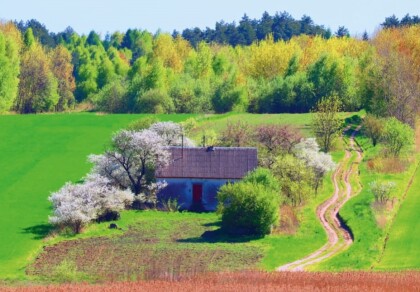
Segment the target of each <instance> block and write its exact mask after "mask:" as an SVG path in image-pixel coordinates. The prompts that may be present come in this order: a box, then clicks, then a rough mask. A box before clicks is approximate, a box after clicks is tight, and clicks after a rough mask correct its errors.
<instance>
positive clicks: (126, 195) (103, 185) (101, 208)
mask: <svg viewBox="0 0 420 292" xmlns="http://www.w3.org/2000/svg"><path fill="white" fill-rule="evenodd" d="M49 200H50V201H51V202H52V204H53V208H54V215H53V216H50V217H49V221H50V223H52V224H54V225H63V226H70V227H72V228H73V229H74V231H75V232H80V228H81V227H82V226H83V225H85V224H86V223H88V222H90V221H92V220H95V219H97V218H98V217H99V216H101V215H103V214H105V213H106V212H110V211H115V212H119V211H121V210H123V209H125V208H126V207H127V206H129V205H131V204H132V202H133V200H134V195H133V193H131V191H129V190H120V189H118V188H115V187H113V186H112V185H111V184H110V181H109V179H107V178H106V177H103V176H100V175H98V174H94V175H88V176H87V177H86V179H85V182H84V183H83V184H72V183H70V182H68V183H66V184H65V185H64V187H62V188H61V189H60V190H59V191H57V192H55V193H53V194H52V195H51V196H50V197H49Z"/></svg>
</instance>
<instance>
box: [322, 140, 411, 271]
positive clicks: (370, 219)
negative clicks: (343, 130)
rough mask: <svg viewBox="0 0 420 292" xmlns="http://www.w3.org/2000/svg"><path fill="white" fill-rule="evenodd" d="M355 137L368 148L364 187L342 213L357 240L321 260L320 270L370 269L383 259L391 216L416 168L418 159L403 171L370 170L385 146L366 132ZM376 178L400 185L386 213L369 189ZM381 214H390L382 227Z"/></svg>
mask: <svg viewBox="0 0 420 292" xmlns="http://www.w3.org/2000/svg"><path fill="white" fill-rule="evenodd" d="M355 139H356V142H357V143H358V144H359V145H360V146H361V147H362V149H363V151H364V153H363V155H364V157H363V160H362V163H361V164H360V181H361V185H362V190H361V192H360V194H359V195H357V196H355V197H353V198H352V199H350V200H349V201H348V202H347V203H346V204H345V205H344V207H343V208H342V209H341V211H340V215H341V217H342V218H343V220H344V221H345V222H346V224H347V225H348V226H349V227H350V229H351V230H352V233H353V235H354V242H353V244H352V245H351V246H350V247H349V248H348V249H347V250H346V251H344V252H342V253H340V254H338V255H336V256H335V257H333V258H331V259H329V260H327V261H325V262H322V263H320V264H318V265H317V266H316V267H315V269H316V270H326V271H341V270H369V269H372V268H373V267H374V265H375V264H376V263H377V262H378V260H379V259H380V256H381V252H382V250H383V242H384V240H385V235H386V233H387V230H388V229H389V227H390V225H391V223H392V222H391V218H392V216H393V214H395V213H396V212H398V208H399V204H400V203H401V200H402V197H403V194H404V191H405V188H406V186H407V184H408V182H409V180H410V178H411V176H412V174H413V172H414V170H415V164H416V163H412V164H411V165H410V166H409V167H408V168H407V169H406V170H405V171H403V172H400V173H378V172H374V171H373V170H370V169H369V167H368V161H369V160H370V159H372V158H374V157H376V156H377V155H379V154H380V152H381V146H380V145H378V146H376V147H373V146H372V144H371V142H370V140H369V139H367V138H366V137H365V136H363V135H357V136H356V137H355ZM374 180H378V181H394V182H395V183H396V185H397V187H396V189H395V191H394V192H393V195H394V196H395V198H396V204H394V206H393V209H392V210H386V213H385V214H378V213H377V212H378V211H375V210H374V209H373V208H372V203H373V202H374V197H373V194H372V193H371V191H370V189H369V183H370V182H372V181H374ZM380 215H382V216H385V218H386V222H385V225H384V226H383V227H380V226H379V225H378V222H377V217H378V216H380Z"/></svg>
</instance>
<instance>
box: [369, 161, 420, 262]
mask: <svg viewBox="0 0 420 292" xmlns="http://www.w3.org/2000/svg"><path fill="white" fill-rule="evenodd" d="M419 210H420V169H417V171H416V174H415V177H414V181H413V184H412V185H411V187H410V189H409V191H408V192H407V197H406V199H405V201H404V202H403V203H402V205H401V208H400V211H399V212H398V214H397V216H396V218H395V221H394V223H393V225H392V227H391V230H390V234H389V240H388V242H387V245H386V248H385V252H384V255H383V258H382V261H381V262H380V263H379V264H378V265H377V266H376V268H377V269H378V270H414V269H419V268H420V248H419V246H420V220H419Z"/></svg>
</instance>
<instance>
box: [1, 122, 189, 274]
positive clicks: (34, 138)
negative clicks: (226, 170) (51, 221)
mask: <svg viewBox="0 0 420 292" xmlns="http://www.w3.org/2000/svg"><path fill="white" fill-rule="evenodd" d="M140 117H141V115H95V114H58V115H25V116H23V115H10V116H0V161H1V167H0V202H1V204H0V222H1V224H0V234H1V236H0V277H2V278H5V277H12V278H15V277H20V276H23V275H24V267H25V266H26V265H27V263H28V261H29V260H30V259H31V258H32V257H33V256H34V255H35V253H36V252H37V251H38V249H39V247H40V246H41V245H42V244H43V243H42V240H41V239H42V238H43V237H44V236H45V235H46V234H47V233H48V232H49V230H50V225H48V224H47V221H48V215H49V214H50V212H51V210H50V202H48V200H47V197H48V196H49V194H50V193H51V192H52V191H55V190H57V189H59V188H60V187H61V186H62V185H63V184H64V183H65V182H66V181H78V180H79V179H80V178H81V177H83V176H84V175H85V174H86V173H87V172H88V171H89V168H90V165H89V164H88V163H87V160H86V156H87V155H88V154H90V153H101V152H103V150H104V149H105V146H106V145H107V144H108V143H109V140H110V137H111V134H112V133H113V132H114V131H116V130H118V129H120V128H122V127H124V126H127V125H128V124H129V123H130V122H131V121H133V120H135V119H139V118H140ZM187 117H189V116H188V115H185V116H184V115H173V116H171V115H168V116H161V117H160V118H161V119H168V120H177V121H179V120H183V119H185V118H187Z"/></svg>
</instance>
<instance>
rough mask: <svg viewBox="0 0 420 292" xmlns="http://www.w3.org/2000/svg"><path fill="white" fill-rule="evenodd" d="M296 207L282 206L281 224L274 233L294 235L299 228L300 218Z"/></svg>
mask: <svg viewBox="0 0 420 292" xmlns="http://www.w3.org/2000/svg"><path fill="white" fill-rule="evenodd" d="M296 212H297V211H296V209H295V208H293V207H292V206H287V205H283V206H281V208H280V224H279V226H278V227H277V228H276V229H275V230H274V233H278V234H286V235H293V234H295V233H296V232H297V230H298V228H299V219H298V217H297V215H296Z"/></svg>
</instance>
